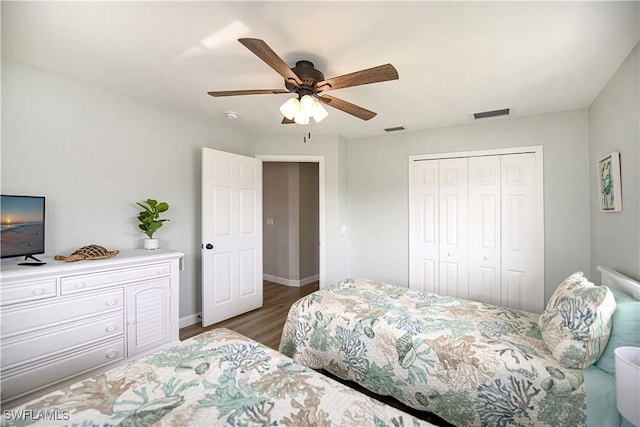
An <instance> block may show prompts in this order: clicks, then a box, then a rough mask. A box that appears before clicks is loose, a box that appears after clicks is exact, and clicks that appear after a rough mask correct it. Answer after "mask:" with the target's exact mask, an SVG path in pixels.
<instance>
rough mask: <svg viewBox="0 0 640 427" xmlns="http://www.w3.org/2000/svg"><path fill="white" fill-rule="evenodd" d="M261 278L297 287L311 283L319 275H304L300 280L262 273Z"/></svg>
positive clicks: (318, 278)
mask: <svg viewBox="0 0 640 427" xmlns="http://www.w3.org/2000/svg"><path fill="white" fill-rule="evenodd" d="M262 278H263V279H264V280H268V281H269V282H273V283H277V284H279V285H285V286H291V287H294V288H299V287H301V286H304V285H308V284H309V283H313V282H315V281H317V280H320V275H319V274H314V275H313V276H309V277H305V278H304V279H300V280H295V279H285V278H284V277H278V276H272V275H271V274H263V275H262Z"/></svg>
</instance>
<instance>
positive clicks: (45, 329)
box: [0, 249, 184, 406]
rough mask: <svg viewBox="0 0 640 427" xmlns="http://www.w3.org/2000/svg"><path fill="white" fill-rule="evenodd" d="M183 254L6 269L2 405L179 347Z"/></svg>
mask: <svg viewBox="0 0 640 427" xmlns="http://www.w3.org/2000/svg"><path fill="white" fill-rule="evenodd" d="M183 255H184V254H182V253H180V252H173V251H168V250H162V249H159V250H155V251H147V250H143V249H141V250H130V251H122V252H120V253H119V254H118V255H116V256H115V257H113V258H109V259H104V260H93V261H77V262H64V261H55V260H53V259H51V258H46V259H43V261H46V262H47V264H46V265H43V266H38V267H33V266H18V265H17V262H16V263H10V264H7V263H3V264H2V271H1V272H0V278H1V281H0V325H1V326H0V329H1V333H2V335H1V337H0V351H1V360H2V372H1V380H0V381H1V382H0V393H1V400H2V405H3V406H5V405H6V404H7V403H9V404H11V403H12V401H18V400H19V399H20V397H23V396H25V395H27V394H29V393H31V392H34V391H37V390H41V389H46V388H50V387H51V386H53V385H55V384H60V383H61V382H66V381H68V380H71V379H73V378H78V377H79V376H81V375H85V374H90V373H95V372H97V371H98V370H101V369H103V368H105V367H107V366H109V365H112V364H115V363H117V362H120V361H122V360H124V359H127V358H131V357H134V356H138V355H140V354H142V353H144V352H148V351H150V350H153V349H157V348H160V347H162V346H166V345H168V344H173V343H177V342H178V341H179V338H178V321H179V319H178V296H179V270H180V266H181V260H182V257H183Z"/></svg>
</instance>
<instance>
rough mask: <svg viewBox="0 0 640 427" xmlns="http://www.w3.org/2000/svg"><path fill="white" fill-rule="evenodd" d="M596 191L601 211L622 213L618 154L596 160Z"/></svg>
mask: <svg viewBox="0 0 640 427" xmlns="http://www.w3.org/2000/svg"><path fill="white" fill-rule="evenodd" d="M598 189H599V194H598V198H599V199H600V210H601V211H603V212H620V211H622V182H621V181H620V153H618V152H613V153H611V154H608V155H606V156H605V157H603V158H601V159H600V160H598Z"/></svg>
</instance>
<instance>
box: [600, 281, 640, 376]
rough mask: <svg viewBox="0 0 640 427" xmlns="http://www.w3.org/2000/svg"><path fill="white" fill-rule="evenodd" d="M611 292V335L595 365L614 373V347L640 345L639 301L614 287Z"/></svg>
mask: <svg viewBox="0 0 640 427" xmlns="http://www.w3.org/2000/svg"><path fill="white" fill-rule="evenodd" d="M611 292H612V293H613V296H614V297H615V299H616V311H614V312H613V325H612V327H611V336H610V337H609V342H608V343H607V346H606V347H605V348H604V352H603V353H602V355H601V356H600V358H599V359H598V361H597V362H596V366H598V368H600V369H602V370H603V371H607V372H608V373H610V374H611V375H615V372H616V369H615V359H616V357H615V354H614V351H615V349H616V348H618V347H624V346H631V347H640V301H637V300H635V299H633V297H631V296H630V295H628V294H626V293H625V292H624V291H621V290H620V289H616V288H614V287H612V288H611Z"/></svg>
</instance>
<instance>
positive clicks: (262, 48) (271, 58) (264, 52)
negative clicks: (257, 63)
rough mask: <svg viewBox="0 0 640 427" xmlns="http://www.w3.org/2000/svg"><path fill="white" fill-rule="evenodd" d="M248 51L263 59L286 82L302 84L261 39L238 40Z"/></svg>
mask: <svg viewBox="0 0 640 427" xmlns="http://www.w3.org/2000/svg"><path fill="white" fill-rule="evenodd" d="M238 41H239V42H240V43H242V44H243V45H244V46H245V47H246V48H247V49H249V50H250V51H251V52H253V53H254V54H255V55H256V56H257V57H258V58H260V59H262V60H263V61H264V62H266V63H267V65H269V66H270V67H271V68H273V69H274V70H276V72H277V73H278V74H280V75H281V76H282V77H284V79H285V80H287V81H290V82H292V83H293V82H295V83H296V84H298V85H300V84H302V81H301V80H300V78H299V77H298V76H297V75H296V73H294V72H293V71H291V68H290V67H289V66H288V65H287V64H286V62H284V61H283V60H282V58H280V57H279V56H278V54H276V53H275V52H274V51H273V50H272V49H271V48H270V47H269V46H268V45H267V44H266V43H265V42H264V41H263V40H260V39H238Z"/></svg>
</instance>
